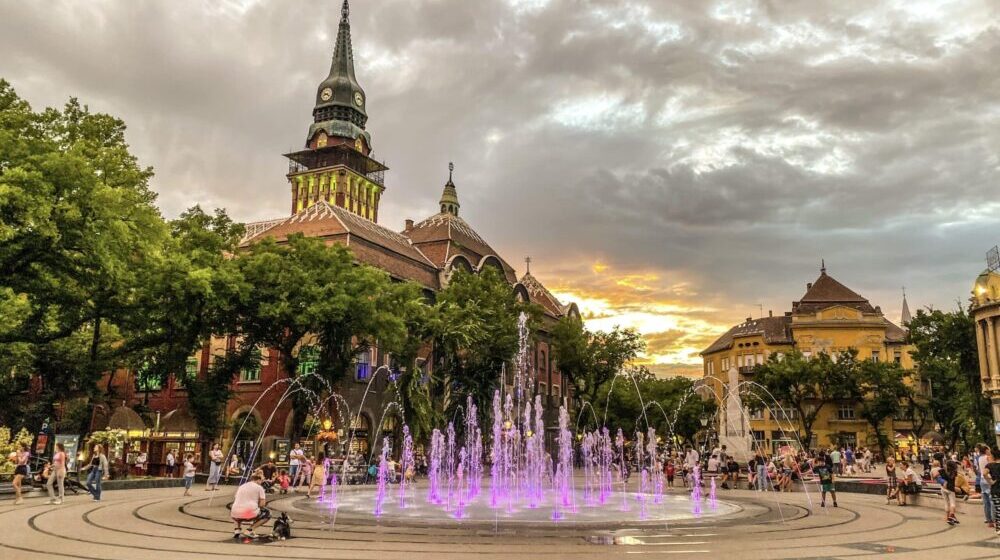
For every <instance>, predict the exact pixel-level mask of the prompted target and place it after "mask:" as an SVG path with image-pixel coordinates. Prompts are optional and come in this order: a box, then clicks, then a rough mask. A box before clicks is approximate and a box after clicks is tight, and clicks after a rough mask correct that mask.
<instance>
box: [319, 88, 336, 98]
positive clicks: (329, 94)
mask: <svg viewBox="0 0 1000 560" xmlns="http://www.w3.org/2000/svg"><path fill="white" fill-rule="evenodd" d="M331 97H333V90H332V89H330V88H323V91H321V92H319V98H320V99H322V100H323V101H329V100H330V98H331Z"/></svg>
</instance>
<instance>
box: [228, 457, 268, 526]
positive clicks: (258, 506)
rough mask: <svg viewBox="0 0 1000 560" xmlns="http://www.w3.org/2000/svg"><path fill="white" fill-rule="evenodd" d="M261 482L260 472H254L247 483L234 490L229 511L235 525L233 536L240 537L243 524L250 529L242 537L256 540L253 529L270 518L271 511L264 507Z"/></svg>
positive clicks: (264, 496) (264, 500)
mask: <svg viewBox="0 0 1000 560" xmlns="http://www.w3.org/2000/svg"><path fill="white" fill-rule="evenodd" d="M263 480H264V475H262V474H261V472H260V471H256V472H254V473H253V476H251V477H250V481H249V482H247V483H245V484H243V485H242V486H240V487H239V488H238V489H237V490H236V495H235V496H234V497H233V507H232V510H231V511H230V515H231V516H232V518H233V522H234V523H236V528H235V529H234V531H233V536H235V537H238V536H240V534H241V530H242V528H243V524H244V523H249V524H250V527H249V528H248V529H246V531H244V532H243V533H242V535H243V536H245V537H250V538H257V534H256V533H254V529H256V528H257V527H260V526H261V525H263V524H264V523H265V522H267V520H268V519H270V518H271V510H269V509H267V508H266V507H264V505H265V504H266V503H267V497H266V494H265V493H264V487H263V486H261V485H260V483H261V482H262V481H263Z"/></svg>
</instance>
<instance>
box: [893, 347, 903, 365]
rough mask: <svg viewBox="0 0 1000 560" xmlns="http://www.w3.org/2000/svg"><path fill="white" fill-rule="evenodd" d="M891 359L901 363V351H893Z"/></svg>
mask: <svg viewBox="0 0 1000 560" xmlns="http://www.w3.org/2000/svg"><path fill="white" fill-rule="evenodd" d="M892 361H894V362H896V363H897V364H901V363H903V353H902V352H900V351H899V350H896V351H895V352H893V353H892Z"/></svg>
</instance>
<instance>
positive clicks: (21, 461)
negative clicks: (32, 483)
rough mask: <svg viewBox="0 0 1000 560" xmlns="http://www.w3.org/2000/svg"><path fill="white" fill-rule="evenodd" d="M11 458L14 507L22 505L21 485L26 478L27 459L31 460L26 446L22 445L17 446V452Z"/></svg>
mask: <svg viewBox="0 0 1000 560" xmlns="http://www.w3.org/2000/svg"><path fill="white" fill-rule="evenodd" d="M11 458H12V460H13V461H14V505H15V506H16V505H18V504H22V503H24V498H23V497H21V484H22V483H23V482H24V479H25V478H27V477H28V459H30V458H31V453H28V446H26V445H24V444H23V443H19V444H17V451H15V452H14V453H13V454H12V457H11Z"/></svg>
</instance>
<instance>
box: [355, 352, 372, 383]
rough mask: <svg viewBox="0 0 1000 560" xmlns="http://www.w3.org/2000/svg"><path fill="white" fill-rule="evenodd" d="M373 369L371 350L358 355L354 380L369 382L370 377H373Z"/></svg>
mask: <svg viewBox="0 0 1000 560" xmlns="http://www.w3.org/2000/svg"><path fill="white" fill-rule="evenodd" d="M371 367H372V351H371V350H370V349H369V350H365V351H364V352H362V353H360V354H358V358H357V360H355V361H354V380H355V381H368V376H369V375H371Z"/></svg>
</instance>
